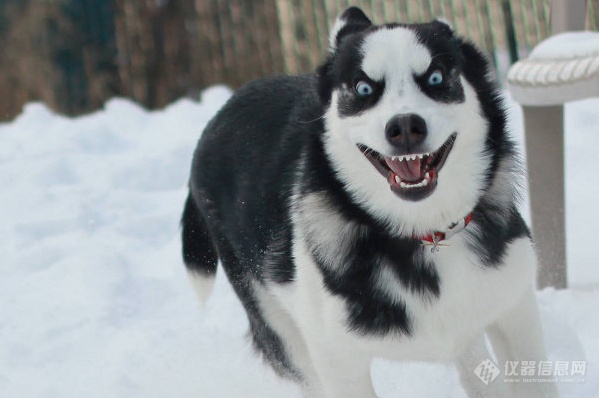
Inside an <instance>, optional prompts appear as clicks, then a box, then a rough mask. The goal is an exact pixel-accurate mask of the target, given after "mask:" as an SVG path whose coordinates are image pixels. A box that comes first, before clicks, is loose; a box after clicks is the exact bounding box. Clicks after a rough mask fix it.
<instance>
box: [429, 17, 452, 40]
mask: <svg viewBox="0 0 600 398" xmlns="http://www.w3.org/2000/svg"><path fill="white" fill-rule="evenodd" d="M431 25H433V27H434V28H436V29H438V30H439V31H441V32H442V33H443V34H444V35H446V37H452V36H453V35H454V26H453V25H452V23H451V22H450V21H448V20H447V19H446V18H442V17H437V18H436V19H434V20H433V21H432V22H431Z"/></svg>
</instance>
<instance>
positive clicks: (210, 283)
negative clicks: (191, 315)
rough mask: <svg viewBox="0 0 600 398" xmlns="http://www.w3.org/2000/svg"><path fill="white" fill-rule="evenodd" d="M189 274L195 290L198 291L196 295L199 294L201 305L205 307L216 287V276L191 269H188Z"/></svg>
mask: <svg viewBox="0 0 600 398" xmlns="http://www.w3.org/2000/svg"><path fill="white" fill-rule="evenodd" d="M187 275H188V279H189V281H190V283H191V285H192V288H193V289H194V292H196V296H198V300H199V301H200V306H201V307H202V308H205V307H206V303H207V301H208V298H209V297H210V295H211V293H212V291H213V289H214V287H215V278H214V277H213V276H205V275H202V274H199V273H197V272H194V271H189V270H188V271H187Z"/></svg>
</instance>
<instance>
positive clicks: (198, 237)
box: [181, 193, 219, 307]
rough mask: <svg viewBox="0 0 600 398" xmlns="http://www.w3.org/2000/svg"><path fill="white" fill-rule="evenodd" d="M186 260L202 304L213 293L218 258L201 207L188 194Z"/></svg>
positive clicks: (183, 237) (183, 220)
mask: <svg viewBox="0 0 600 398" xmlns="http://www.w3.org/2000/svg"><path fill="white" fill-rule="evenodd" d="M181 227H182V231H181V241H182V252H183V261H184V263H185V266H186V268H187V270H188V276H189V278H190V281H191V282H192V286H193V287H194V289H195V290H196V293H197V294H198V297H199V298H200V303H201V305H202V307H204V306H205V304H206V301H207V300H208V297H209V296H210V294H211V293H212V290H213V287H214V284H215V276H216V273H217V262H218V260H219V257H218V255H217V250H216V249H215V246H214V243H213V241H212V238H211V236H210V233H209V230H208V226H207V225H206V221H205V220H204V217H203V216H202V214H201V213H200V210H199V209H198V207H197V206H196V204H195V203H194V199H193V198H192V194H191V193H190V194H189V195H188V198H187V200H186V202H185V209H184V210H183V216H182V217H181Z"/></svg>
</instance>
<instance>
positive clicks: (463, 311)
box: [255, 194, 556, 398]
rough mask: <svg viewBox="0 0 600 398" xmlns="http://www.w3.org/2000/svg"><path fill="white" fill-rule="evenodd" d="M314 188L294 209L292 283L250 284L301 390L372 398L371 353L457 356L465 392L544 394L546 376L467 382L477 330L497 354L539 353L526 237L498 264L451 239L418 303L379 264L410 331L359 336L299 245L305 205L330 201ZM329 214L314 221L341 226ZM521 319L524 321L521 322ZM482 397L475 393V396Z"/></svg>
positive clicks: (476, 359) (479, 357) (330, 397)
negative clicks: (432, 286)
mask: <svg viewBox="0 0 600 398" xmlns="http://www.w3.org/2000/svg"><path fill="white" fill-rule="evenodd" d="M320 200H321V196H320V194H314V195H311V196H309V197H308V198H306V199H305V200H304V203H301V204H300V205H299V207H298V209H299V210H298V211H297V212H295V216H294V242H293V256H294V258H295V263H296V264H295V265H296V271H297V273H296V277H295V280H294V282H292V283H290V284H287V285H279V284H273V285H271V286H267V287H261V286H259V285H256V287H255V289H256V293H257V297H259V302H260V306H261V308H262V310H263V313H264V316H265V318H266V320H267V321H268V322H269V323H270V324H271V326H272V327H273V328H274V329H275V331H276V332H277V333H278V334H280V335H281V336H282V337H283V341H284V342H285V344H286V350H288V352H289V353H290V357H291V358H292V361H293V363H294V365H295V366H296V367H297V368H298V369H299V370H300V371H301V372H302V373H304V374H305V375H306V378H305V380H304V385H303V391H304V395H305V396H306V397H311V398H314V397H319V398H321V397H322V398H338V397H348V398H351V397H357V398H358V397H361V398H364V397H367V398H368V397H375V393H374V390H373V387H372V385H371V382H370V373H369V372H370V371H369V369H370V363H371V360H372V359H373V358H374V357H385V358H389V359H395V360H424V361H455V362H456V363H457V367H458V369H459V373H460V375H461V380H462V381H463V385H464V387H465V388H466V389H467V393H469V394H470V396H506V397H526V396H536V397H537V396H540V397H542V396H547V397H554V396H555V395H554V394H555V392H556V391H555V388H554V387H553V386H550V385H546V384H545V383H537V384H536V383H533V384H529V385H517V386H514V387H510V388H505V387H502V386H498V385H497V386H495V387H489V388H488V387H487V386H485V385H484V384H483V383H481V381H477V380H476V379H474V373H473V371H474V370H475V368H476V367H477V365H478V364H479V363H480V362H481V361H483V360H484V359H487V358H493V356H492V354H491V353H489V352H488V351H487V349H485V343H484V340H483V334H484V332H485V330H486V328H487V329H488V330H489V331H491V333H492V335H493V337H494V339H492V343H493V347H494V350H495V354H496V356H497V358H527V359H528V360H529V359H530V358H531V360H542V359H544V348H543V344H542V340H541V338H540V336H541V335H540V330H539V322H538V315H537V312H536V311H537V310H536V307H535V302H534V301H533V300H534V298H533V288H532V285H531V281H533V280H534V273H535V255H534V252H533V249H532V247H531V243H530V242H529V240H528V239H527V238H521V239H518V240H515V241H514V242H513V243H511V244H510V245H509V246H508V248H507V251H506V254H505V256H504V257H503V260H504V261H503V264H499V266H498V268H497V269H490V268H488V267H484V266H482V265H481V264H480V260H479V258H477V256H476V255H475V254H474V253H472V252H471V251H470V250H469V249H468V248H467V245H468V242H467V239H468V235H467V234H459V235H456V236H455V237H453V238H452V239H451V240H450V241H449V242H448V244H449V246H446V247H442V248H441V249H440V252H435V253H430V252H428V251H427V252H426V255H427V256H432V257H435V263H436V270H437V272H438V274H439V277H440V287H441V292H440V297H439V298H436V299H434V300H424V298H423V297H421V296H420V294H419V293H413V292H411V291H409V290H407V289H406V288H405V287H404V286H403V285H402V284H401V282H400V281H399V280H397V279H396V278H395V276H394V274H393V273H392V272H387V271H385V268H384V271H382V273H381V275H380V278H379V280H377V281H375V282H374V283H376V285H377V286H378V287H379V288H380V289H382V292H383V293H384V294H387V295H388V296H389V297H390V298H392V299H393V300H395V301H398V300H402V301H403V302H404V303H406V306H407V309H409V310H410V312H409V316H410V317H411V320H412V323H413V333H412V336H411V337H410V338H406V337H402V336H394V335H391V336H388V337H384V338H380V337H379V338H378V337H372V338H371V337H365V336H359V335H356V334H353V333H349V332H348V329H347V325H346V318H347V310H346V306H345V302H344V301H343V300H342V299H340V298H337V297H335V296H333V295H332V294H331V293H329V292H328V291H327V290H326V288H325V287H324V285H323V283H322V275H321V273H320V271H319V270H318V267H317V265H316V264H315V263H314V261H313V259H312V256H311V254H310V253H309V252H308V249H307V247H306V244H305V242H306V239H307V238H309V237H307V236H306V235H305V233H304V232H303V231H304V226H306V225H307V223H308V224H310V223H312V222H313V220H310V221H307V220H305V219H303V212H302V211H301V207H302V206H303V205H306V206H310V207H311V208H313V209H314V208H315V206H316V207H319V205H320V206H322V207H323V208H326V207H327V206H328V204H327V202H326V201H321V202H320V204H319V201H320ZM337 217H340V216H339V215H335V214H331V213H330V214H329V216H326V217H324V219H323V220H321V223H320V224H321V225H323V224H327V223H329V224H330V225H332V227H331V232H332V233H335V229H336V226H338V227H339V226H340V225H341V223H339V222H336V221H335V218H337ZM525 320H526V323H525ZM479 393H481V394H484V395H477V394H479Z"/></svg>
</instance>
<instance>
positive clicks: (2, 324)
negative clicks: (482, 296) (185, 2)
mask: <svg viewBox="0 0 600 398" xmlns="http://www.w3.org/2000/svg"><path fill="white" fill-rule="evenodd" d="M229 95H230V92H229V90H227V89H226V88H223V87H214V88H211V89H209V90H207V91H205V92H204V93H203V95H202V101H201V102H195V101H191V100H180V101H178V102H176V103H174V104H172V105H170V106H169V107H167V108H165V109H164V110H161V111H155V112H148V111H145V110H144V109H142V108H141V107H139V106H138V105H136V104H134V103H133V102H131V101H128V100H124V99H113V100H110V101H109V102H107V103H106V106H105V107H104V109H103V110H101V111H98V112H95V113H93V114H90V115H86V116H81V117H77V118H67V117H64V116H61V115H57V114H54V113H53V112H51V111H50V110H49V109H48V108H47V107H46V106H45V105H43V104H39V103H32V104H28V105H27V106H26V107H25V108H24V110H23V113H22V114H21V115H20V116H19V117H17V119H16V120H14V121H12V122H10V123H4V124H0V186H1V187H2V190H0V203H1V204H2V205H1V206H0V220H2V222H1V223H0V253H2V262H1V263H0V396H2V397H28V398H29V397H40V398H41V397H44V398H52V397H60V398H68V397H82V396H85V397H90V398H93V397H101V398H106V397H111V398H112V397H115V398H118V397H128V398H129V397H173V396H178V397H249V398H252V397H261V398H268V397H273V398H275V397H277V398H279V397H299V392H298V389H297V387H296V386H294V385H293V384H291V383H289V382H287V381H283V380H280V379H278V378H277V377H276V376H275V375H274V374H273V372H272V371H271V370H270V369H269V368H268V367H267V366H265V365H263V364H262V362H261V359H260V358H259V357H257V356H255V355H254V354H253V350H252V348H251V346H250V344H249V342H248V339H247V338H246V331H247V321H246V319H245V315H244V312H243V310H242V307H241V305H240V304H239V302H238V301H237V299H236V297H235V296H234V294H233V292H232V289H231V287H230V286H229V285H228V283H227V281H226V279H225V277H224V275H223V274H222V273H219V274H218V277H217V283H216V287H215V291H214V294H213V296H212V297H211V299H210V300H209V302H208V305H207V307H206V309H205V310H204V311H201V310H200V308H199V306H198V303H197V301H196V298H195V296H194V292H193V290H192V288H191V287H190V285H189V284H188V281H187V278H186V275H185V271H184V267H183V265H182V262H181V259H180V254H179V252H180V242H179V226H178V223H179V217H180V213H181V210H182V206H183V201H184V199H185V195H186V180H187V177H188V174H189V167H190V160H191V156H192V153H193V150H194V147H195V144H196V141H197V139H198V137H199V135H200V132H201V130H202V128H203V126H204V125H205V124H206V123H207V121H208V120H209V119H210V117H211V116H212V115H213V114H214V113H215V112H216V110H217V109H218V108H219V107H220V105H221V104H222V103H223V102H224V101H225V100H226V99H227V98H228V96H229ZM510 121H511V124H512V126H513V128H514V131H515V134H516V136H517V137H519V140H521V141H522V128H521V122H522V120H521V113H520V110H519V108H518V107H517V106H516V105H514V104H512V105H511V108H510ZM566 125H567V134H566V161H567V191H568V194H567V206H568V208H567V216H568V223H567V228H568V235H569V241H568V259H569V279H570V288H569V289H568V290H565V291H554V290H551V289H546V290H544V291H542V292H540V293H539V294H538V301H539V304H540V308H541V311H542V319H543V324H544V327H545V330H546V340H547V346H548V348H549V353H550V358H551V359H553V360H565V361H566V360H587V361H588V362H587V370H586V376H585V382H584V383H563V384H561V385H560V387H559V388H560V389H561V391H562V393H563V395H564V396H566V397H577V398H580V397H597V396H598V376H597V375H598V183H597V181H598V168H597V165H598V100H597V99H594V100H586V101H581V102H577V103H572V104H569V105H568V106H567V108H566ZM372 372H373V377H374V380H375V385H376V390H377V392H378V393H379V394H380V396H381V397H396V396H403V397H463V396H464V393H463V392H462V390H461V388H460V387H459V385H458V379H457V375H456V372H455V371H454V370H453V368H452V367H451V366H447V365H441V364H422V363H390V362H386V361H383V360H378V361H376V362H375V364H374V366H373V370H372Z"/></svg>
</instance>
